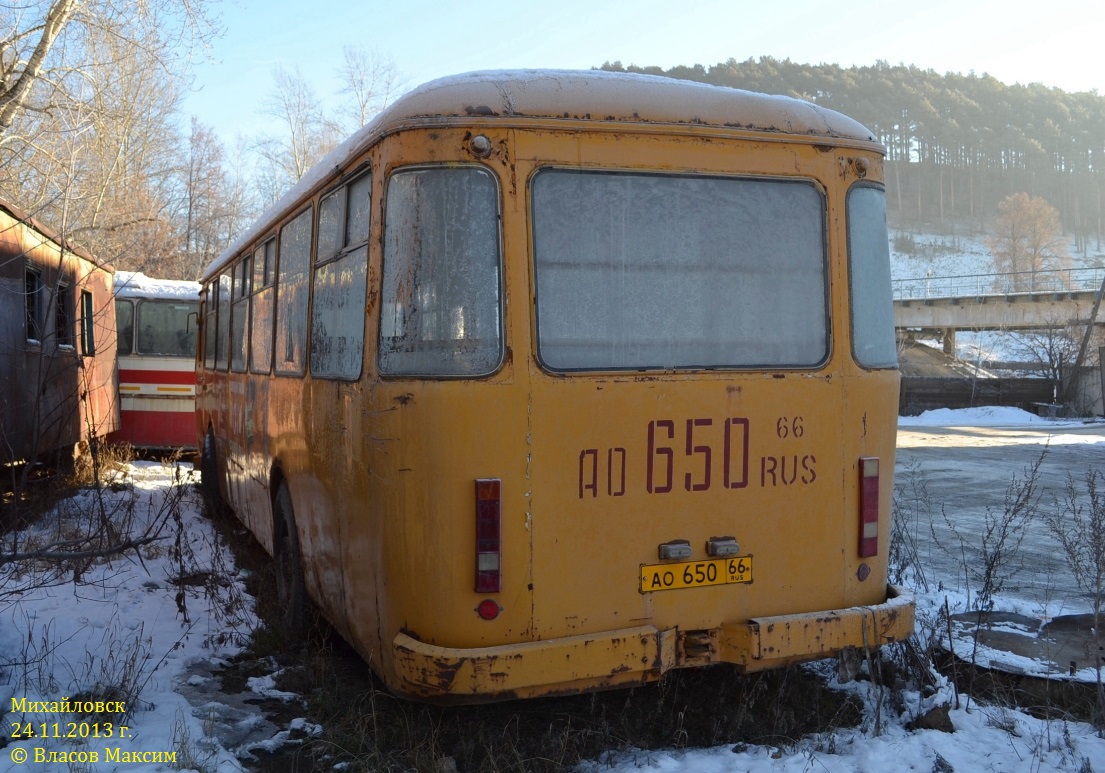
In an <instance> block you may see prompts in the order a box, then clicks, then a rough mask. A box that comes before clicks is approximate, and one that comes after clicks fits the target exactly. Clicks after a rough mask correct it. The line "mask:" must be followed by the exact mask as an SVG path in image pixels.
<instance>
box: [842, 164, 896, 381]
mask: <svg viewBox="0 0 1105 773" xmlns="http://www.w3.org/2000/svg"><path fill="white" fill-rule="evenodd" d="M861 188H871V189H873V190H877V191H881V192H882V194H883V213H884V214H885V213H886V185H885V184H882V183H878V182H875V181H872V180H857V181H856V182H854V183H853V184H852V185H850V186H848V190H847V191H845V193H844V237H845V242H844V244H845V249H846V250H847V256H846V261H845V262H846V264H847V268H848V281H847V287H848V348H849V350H850V352H851V356H852V361H853V362H854V363H855V364H856V365H858V366H859V367H861V368H863V369H864V370H866V371H880V370H881V371H885V370H898V369H899V368H900V367H901V360H900V358H899V357H898V356H897V355H898V347H897V343H896V342H895V345H894V355H895V357H894V362H893V363H884V364H875V365H872V364H869V363H866V362H864V361H863V360H862V359H861V358H860V356H859V350H858V347H857V345H856V343H857V342H856V333H857V332H858V330H859V328H857V326H856V303H855V299H856V298H857V297H859V298H866V297H868V293H865V292H863V291H862V290H861V291H860V292H857V291H856V290H857V287H856V284H855V281H854V279H855V277H857V276H858V275H859V274H860V272H853V271H852V268H853V265H852V208H851V206H850V201H851V198H852V193H853V192H854V191H856V190H859V189H861ZM887 249H888V251H889V247H888V248H887ZM887 274H888V276H890V271H889V268H888V269H887ZM891 287H892V285H891ZM891 287H888V288H887V290H888V291H891V295H890V298H891V300H890V312H891V320H890V322H891V325H892V326H893V310H894V305H893V304H894V301H893V292H892V290H891ZM891 330H892V331H893V327H891ZM893 335H894V334H893V332H892V333H891V336H892V337H893Z"/></svg>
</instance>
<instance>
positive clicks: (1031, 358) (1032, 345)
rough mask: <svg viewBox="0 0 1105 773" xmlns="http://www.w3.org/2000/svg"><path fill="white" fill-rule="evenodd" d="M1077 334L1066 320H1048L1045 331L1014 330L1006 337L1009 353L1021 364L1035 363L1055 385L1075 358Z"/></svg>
mask: <svg viewBox="0 0 1105 773" xmlns="http://www.w3.org/2000/svg"><path fill="white" fill-rule="evenodd" d="M1078 338H1079V337H1078V332H1077V331H1076V330H1075V328H1074V324H1073V323H1072V321H1070V320H1060V319H1054V320H1049V321H1048V325H1047V327H1041V328H1035V329H1032V330H1018V331H1016V332H1014V333H1012V334H1010V336H1009V340H1010V344H1011V347H1010V348H1011V351H1012V353H1013V354H1014V355H1015V357H1016V358H1017V359H1018V360H1019V361H1021V362H1025V363H1031V362H1037V363H1040V365H1041V366H1043V367H1044V368H1045V369H1046V372H1047V376H1048V378H1050V379H1051V380H1052V382H1053V383H1055V384H1056V385H1060V384H1062V382H1063V377H1064V375H1066V374H1065V371H1066V370H1067V369H1068V368H1070V367H1072V366H1073V364H1074V360H1075V357H1076V356H1077V354H1078Z"/></svg>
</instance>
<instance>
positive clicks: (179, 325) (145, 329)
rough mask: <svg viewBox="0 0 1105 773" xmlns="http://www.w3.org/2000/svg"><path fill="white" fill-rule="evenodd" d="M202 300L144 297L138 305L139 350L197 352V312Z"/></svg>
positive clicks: (171, 353)
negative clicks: (197, 301) (144, 299)
mask: <svg viewBox="0 0 1105 773" xmlns="http://www.w3.org/2000/svg"><path fill="white" fill-rule="evenodd" d="M197 307H198V304H196V303H180V302H178V301H143V302H142V303H140V304H139V305H138V327H137V329H138V340H137V342H136V343H137V346H136V347H135V348H136V349H137V351H138V353H139V354H153V355H165V356H172V357H190V356H193V355H194V354H195V352H196V325H195V320H194V319H189V315H194V314H195V313H196V309H197Z"/></svg>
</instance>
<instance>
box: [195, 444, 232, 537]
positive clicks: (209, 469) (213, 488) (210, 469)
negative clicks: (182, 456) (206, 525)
mask: <svg viewBox="0 0 1105 773" xmlns="http://www.w3.org/2000/svg"><path fill="white" fill-rule="evenodd" d="M200 484H201V490H202V491H203V498H204V500H206V502H207V514H208V515H209V516H211V517H212V518H214V517H216V516H218V515H221V514H222V513H224V512H225V510H226V503H225V502H224V501H223V495H222V494H221V493H219V461H218V451H216V450H215V435H214V433H212V431H211V430H210V429H208V430H207V434H205V435H204V436H203V449H202V451H201V455H200Z"/></svg>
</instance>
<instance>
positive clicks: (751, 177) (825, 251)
mask: <svg viewBox="0 0 1105 773" xmlns="http://www.w3.org/2000/svg"><path fill="white" fill-rule="evenodd" d="M549 170H563V171H569V172H584V173H596V174H630V175H641V176H648V177H684V178H695V177H702V178H713V179H723V180H746V181H754V182H761V181H762V182H784V183H806V184H808V185H810V186H811V187H812V188H813V189H814V190H815V191H816V192H817V194H818V196H819V198H820V206H821V212H820V228H821V239H820V241H821V274H822V303H823V308H824V334H825V347H824V356H823V357H822V358H821V359H820V360H818V361H817V362H815V363H811V364H808V365H807V364H803V365H783V364H766V365H763V364H750V365H708V366H701V365H687V366H677V367H674V368H668V367H645V366H627V367H622V368H616V367H605V368H554V367H552V366H551V365H549V364H548V363H547V362H545V361H544V359H543V358H542V356H541V346H540V343H541V319H540V314H539V311H538V297H539V295H540V290H539V288H538V278H537V244H536V232H535V227H534V222H535V210H534V206H535V201H534V196H533V184H534V181H535V180H536V179H537V177H538V175H540V173H541V172H544V171H549ZM526 199H527V201H526V209H527V213H526V219H527V222H528V223H529V263H530V265H529V271H530V275H531V277H532V281H533V298H532V303H533V307H532V309H531V314H532V321H531V322H532V323H531V334H530V335H531V338H532V344H531V345H532V347H533V358H534V361H535V362H536V363H537V365H538V367H539V368H540V369H541V370H542V371H543V372H545V373H547V374H549V375H554V376H566V375H591V374H594V375H603V374H624V373H656V374H659V373H702V372H721V373H755V372H804V373H813V372H818V371H822V370H825V369H826V368H828V367H830V366H831V363H832V361H833V357H834V355H835V351H836V336H835V335H834V331H833V322H834V316H833V302H834V296H833V291H834V290H833V281H832V262H833V256H832V250H831V245H830V240H831V236H830V227H831V224H830V222H829V213H830V210H831V209H832V206H831V204H830V200H829V191H828V189H827V188H826V186H825V184H824V183H823V182H822V181H821V180H819V179H817V178H816V177H812V176H806V175H793V176H791V175H779V174H754V173H744V172H742V173H725V172H717V171H702V170H696V169H683V170H671V169H663V170H661V169H641V168H637V167H612V166H572V165H566V164H556V163H553V164H542V165H539V166H535V167H534V168H533V169H532V170H531V171H530V174H529V178H528V179H527V181H526Z"/></svg>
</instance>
